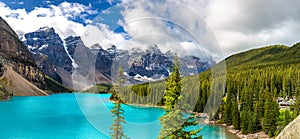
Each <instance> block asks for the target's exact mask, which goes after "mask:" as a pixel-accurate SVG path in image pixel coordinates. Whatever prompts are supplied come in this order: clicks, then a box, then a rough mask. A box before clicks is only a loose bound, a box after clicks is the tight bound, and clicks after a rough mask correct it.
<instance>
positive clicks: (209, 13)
mask: <svg viewBox="0 0 300 139" xmlns="http://www.w3.org/2000/svg"><path fill="white" fill-rule="evenodd" d="M298 5H300V1H294V0H286V1H282V0H264V1H261V0H246V1H240V0H228V1H223V0H213V1H210V2H209V4H208V6H207V8H206V15H205V17H206V21H207V23H208V24H209V25H210V27H211V28H212V30H213V31H214V33H215V35H216V37H217V38H218V40H219V43H220V46H221V47H222V49H223V50H224V52H225V54H226V55H227V56H228V55H231V54H233V53H236V52H240V51H245V50H248V49H251V48H255V47H262V46H266V45H272V44H285V45H288V46H291V45H292V44H294V43H296V42H298V41H299V38H296V37H295V36H300V28H299V24H300V15H299V13H300V7H299V6H298ZM297 25H298V26H297Z"/></svg>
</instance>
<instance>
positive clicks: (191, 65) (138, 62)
mask: <svg viewBox="0 0 300 139" xmlns="http://www.w3.org/2000/svg"><path fill="white" fill-rule="evenodd" d="M65 42H66V44H67V45H66V47H67V50H68V52H69V54H70V55H71V57H72V58H74V53H76V54H75V55H76V56H75V58H74V60H75V63H77V64H78V66H79V67H82V68H81V69H84V68H86V67H92V68H95V70H96V71H95V72H96V74H102V75H103V76H105V77H107V78H111V76H113V75H111V72H113V70H114V69H118V67H115V66H119V67H120V66H121V67H122V68H123V70H124V71H125V72H126V73H127V75H128V76H129V77H130V78H134V79H137V80H139V78H144V77H145V78H148V79H162V78H165V77H168V76H169V73H170V72H171V70H172V65H173V60H174V56H175V54H174V53H171V52H170V51H169V52H166V53H163V52H161V51H160V49H159V48H158V46H157V45H153V46H149V47H148V48H146V49H145V50H141V49H140V48H133V49H131V50H122V49H117V47H116V46H112V47H110V48H108V49H106V50H105V49H103V48H102V47H101V46H100V45H98V44H95V45H93V46H91V47H90V48H87V47H86V46H85V45H84V44H83V42H82V40H81V38H80V37H73V36H70V37H68V38H66V39H65ZM82 60H84V61H82ZM89 62H91V63H89ZM87 63H89V65H87ZM179 63H180V72H181V74H182V75H183V76H187V75H193V74H197V73H199V72H202V71H205V70H206V69H208V68H210V67H211V66H212V65H214V64H215V62H214V61H213V60H211V59H209V58H207V59H201V58H199V57H196V56H191V55H189V56H184V57H179ZM82 65H84V66H82ZM86 69H87V68H86ZM97 81H100V82H101V80H97Z"/></svg>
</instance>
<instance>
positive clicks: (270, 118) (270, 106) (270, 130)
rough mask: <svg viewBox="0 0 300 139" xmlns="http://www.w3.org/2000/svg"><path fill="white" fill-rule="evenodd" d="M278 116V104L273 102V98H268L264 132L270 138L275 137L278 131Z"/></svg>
mask: <svg viewBox="0 0 300 139" xmlns="http://www.w3.org/2000/svg"><path fill="white" fill-rule="evenodd" d="M278 116H279V109H278V104H277V103H276V102H275V101H274V100H273V98H272V97H271V96H269V97H267V100H266V102H265V112H264V120H263V131H264V132H265V133H267V134H268V135H269V136H270V137H273V136H274V135H275V131H276V130H277V124H278V123H277V122H278Z"/></svg>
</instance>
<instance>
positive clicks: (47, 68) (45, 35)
mask: <svg viewBox="0 0 300 139" xmlns="http://www.w3.org/2000/svg"><path fill="white" fill-rule="evenodd" d="M72 39H73V38H68V39H67V41H68V42H70V41H71V40H72ZM24 43H25V44H26V45H27V47H28V50H30V52H31V53H32V54H33V55H34V58H35V60H36V61H37V64H38V66H39V67H41V68H42V70H43V71H44V73H45V74H47V75H48V76H50V77H51V78H53V79H56V80H57V81H59V82H60V81H61V79H62V78H63V77H64V76H65V74H66V73H70V74H71V72H72V60H71V58H70V57H69V54H68V53H67V51H66V50H65V46H64V42H63V41H62V39H61V38H60V37H59V35H58V34H57V33H56V32H55V30H54V28H52V27H42V28H40V29H38V30H37V31H34V32H30V33H27V34H25V39H24Z"/></svg>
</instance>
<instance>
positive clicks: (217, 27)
mask: <svg viewBox="0 0 300 139" xmlns="http://www.w3.org/2000/svg"><path fill="white" fill-rule="evenodd" d="M299 5H300V1H298V0H284V1H283V0H244V1H241V0H226V1H224V0H209V1H208V0H119V1H116V0H106V1H105V0H92V1H88V0H66V1H62V0H55V1H45V0H36V1H31V0H0V11H1V12H0V16H1V17H2V18H4V19H5V20H6V21H7V22H8V23H9V24H10V25H11V26H12V28H13V29H14V30H15V31H16V32H17V33H18V34H19V35H21V34H24V33H28V32H33V31H35V30H37V29H39V28H40V27H43V26H51V27H54V28H55V30H56V32H57V33H59V35H60V36H61V37H62V38H66V37H67V36H69V35H77V36H82V37H83V40H84V41H85V44H87V45H88V46H90V45H93V44H94V43H101V44H102V46H103V47H108V46H109V45H111V44H115V45H117V46H118V47H129V46H131V47H135V46H143V45H145V44H148V45H151V44H158V45H160V46H164V47H163V48H162V49H163V50H164V49H165V51H167V49H170V48H173V47H182V48H183V49H184V50H185V52H186V53H192V54H194V53H203V52H204V53H206V54H211V55H212V56H213V57H214V58H215V59H217V60H220V59H222V58H224V57H227V56H229V55H231V54H234V53H237V52H240V51H245V50H248V49H251V48H258V47H262V46H266V45H272V44H284V45H288V46H291V45H293V44H295V43H297V42H298V41H300V39H299V38H298V37H299V36H300V14H299V13H300V6H299ZM99 38H100V39H99ZM128 40H131V41H128ZM106 45H107V46H106ZM181 50H182V49H176V51H180V52H181Z"/></svg>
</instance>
